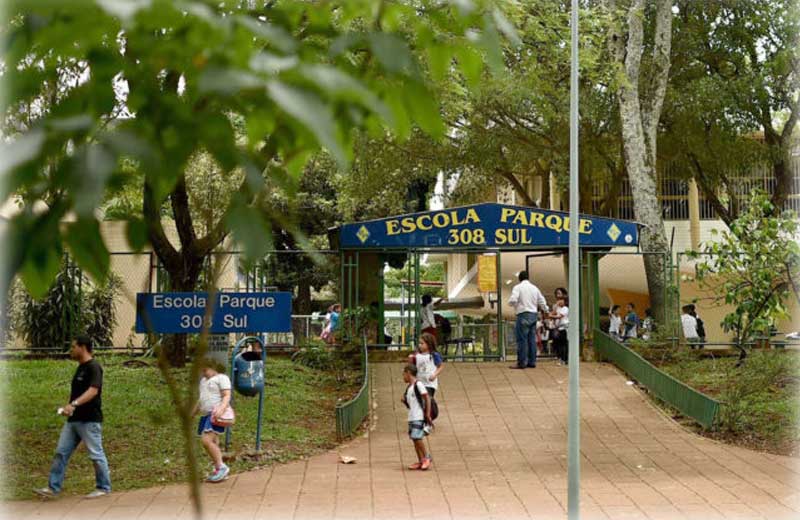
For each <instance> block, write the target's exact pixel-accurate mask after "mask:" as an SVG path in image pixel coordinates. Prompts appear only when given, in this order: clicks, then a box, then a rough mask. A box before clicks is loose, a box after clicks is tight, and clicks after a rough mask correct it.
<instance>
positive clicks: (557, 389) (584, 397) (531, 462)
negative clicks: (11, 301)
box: [5, 362, 800, 520]
mask: <svg viewBox="0 0 800 520" xmlns="http://www.w3.org/2000/svg"><path fill="white" fill-rule="evenodd" d="M400 368H401V367H400V365H397V364H378V365H374V370H373V382H374V385H373V389H374V399H375V404H376V406H375V411H374V413H375V418H374V419H375V421H374V426H373V428H372V431H370V433H369V435H368V437H366V438H359V439H357V440H355V441H353V442H351V443H350V444H348V445H346V446H343V447H341V448H340V449H339V450H336V451H334V452H330V453H326V454H323V455H319V456H315V457H312V458H310V459H308V460H304V461H298V462H293V463H290V464H285V465H280V466H276V467H274V468H270V469H264V470H258V471H252V472H247V473H242V474H239V475H235V476H233V477H231V478H230V479H229V480H228V481H227V482H225V483H223V484H218V485H205V486H204V487H203V490H204V504H205V508H206V518H235V519H237V520H240V519H256V518H270V519H284V518H285V519H295V520H315V519H355V520H360V519H371V518H375V519H412V518H413V519H430V520H440V519H448V518H452V519H501V520H514V519H522V518H533V519H542V520H545V519H560V518H566V494H567V480H566V478H567V472H566V466H567V461H566V437H567V433H566V413H567V393H566V391H567V369H566V368H564V367H558V366H555V365H554V364H551V363H547V362H544V363H540V366H539V368H536V369H534V370H524V371H523V370H509V369H508V368H507V366H506V365H505V364H498V363H475V364H472V363H455V364H450V365H448V367H447V368H446V370H445V372H444V373H443V377H442V380H441V383H440V390H439V393H438V394H437V400H438V401H439V402H440V405H441V408H440V409H441V415H440V417H439V419H438V421H437V428H436V432H435V434H434V435H432V436H431V437H429V440H430V446H431V451H432V453H433V457H434V464H433V468H432V470H431V471H428V472H421V471H407V470H404V469H403V468H404V467H405V466H406V465H408V464H410V463H411V462H413V458H414V453H413V449H412V447H411V443H410V441H409V440H408V438H407V435H406V415H405V414H406V409H405V407H404V406H403V405H402V404H400V402H399V399H400V396H401V394H402V392H403V390H404V388H405V385H404V384H403V382H402V380H401V377H400ZM581 411H582V423H581V430H582V431H581V443H582V461H581V464H582V466H581V471H582V474H581V477H582V496H581V510H582V515H581V516H582V518H583V519H584V520H594V519H613V520H617V519H619V520H623V519H637V520H638V519H650V520H662V519H663V520H673V519H691V520H712V519H727V518H730V519H756V518H759V519H768V520H788V519H795V518H800V464H798V462H800V461H798V459H792V458H788V457H779V456H774V455H768V454H763V453H757V452H753V451H749V450H745V449H741V448H736V447H732V446H726V445H723V444H720V443H716V442H713V441H710V440H708V439H704V438H701V437H699V436H697V435H694V434H691V433H689V432H686V431H684V430H683V429H681V428H680V427H678V426H677V425H675V424H674V423H673V422H672V421H671V420H669V419H668V418H666V417H665V416H663V415H662V414H661V413H660V412H658V411H657V410H656V409H655V408H654V407H653V406H652V405H651V404H650V403H649V402H648V401H647V399H646V398H645V397H644V396H643V395H642V394H641V393H640V392H639V391H638V390H636V389H635V388H634V387H632V386H628V385H626V384H625V378H624V376H622V375H621V374H620V373H619V372H617V371H616V370H615V369H614V368H613V367H611V366H609V365H601V364H595V363H586V364H583V365H582V366H581ZM338 453H342V454H346V455H352V456H355V457H357V458H358V462H357V463H356V464H351V465H343V464H338V463H337V460H338ZM112 470H113V468H112ZM6 506H7V510H6V512H5V513H6V515H8V517H13V518H19V519H23V518H31V519H32V518H47V519H56V518H59V519H80V520H93V519H100V518H108V519H128V518H143V519H144V518H149V519H158V518H169V519H175V520H179V519H183V518H187V519H188V518H191V517H192V510H191V508H190V503H189V498H188V492H187V489H186V487H185V486H181V485H169V486H162V487H157V488H149V489H142V490H138V491H132V492H120V493H114V494H113V495H111V496H110V497H108V498H103V499H98V500H95V501H85V500H80V499H77V498H65V499H61V500H56V501H52V502H40V501H26V502H13V503H10V504H6Z"/></svg>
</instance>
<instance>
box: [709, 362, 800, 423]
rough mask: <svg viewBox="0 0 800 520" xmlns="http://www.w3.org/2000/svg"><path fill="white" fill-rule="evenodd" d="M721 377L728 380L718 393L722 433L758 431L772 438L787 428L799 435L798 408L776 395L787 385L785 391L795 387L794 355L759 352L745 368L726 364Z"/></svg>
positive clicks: (795, 364) (795, 365)
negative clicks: (724, 371)
mask: <svg viewBox="0 0 800 520" xmlns="http://www.w3.org/2000/svg"><path fill="white" fill-rule="evenodd" d="M725 368H726V373H725V374H724V378H725V380H726V381H727V383H726V384H725V385H724V387H723V391H722V393H721V394H720V400H721V401H722V403H723V405H722V407H721V408H720V415H719V424H718V429H719V431H721V432H723V433H728V434H737V435H743V434H748V433H750V432H753V431H758V432H760V433H761V434H762V435H764V436H766V437H767V438H775V437H776V436H779V435H781V434H782V433H783V434H784V435H786V433H789V434H790V435H791V432H788V430H789V429H792V430H793V436H794V437H795V438H797V437H798V434H799V433H800V425H799V424H798V419H800V417H798V414H797V411H796V410H793V408H794V407H793V406H791V403H790V402H785V401H783V399H776V398H775V395H776V394H778V393H781V391H782V390H783V389H784V387H786V385H787V384H788V385H789V386H790V388H788V389H787V391H788V393H790V394H791V393H792V388H791V387H794V389H796V386H797V381H796V378H797V370H798V364H797V359H796V356H793V355H792V354H791V353H789V354H788V355H787V354H785V353H778V352H770V351H764V352H758V353H754V354H753V355H751V356H750V358H749V360H748V363H747V364H746V365H745V366H744V367H741V368H739V367H736V366H735V365H733V364H728V365H727V366H726V367H725Z"/></svg>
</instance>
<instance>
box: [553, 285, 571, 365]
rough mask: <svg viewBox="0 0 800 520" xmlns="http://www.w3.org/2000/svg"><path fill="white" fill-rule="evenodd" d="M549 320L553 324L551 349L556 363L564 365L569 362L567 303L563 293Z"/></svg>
mask: <svg viewBox="0 0 800 520" xmlns="http://www.w3.org/2000/svg"><path fill="white" fill-rule="evenodd" d="M550 318H551V319H552V320H553V322H554V327H555V328H554V334H555V337H554V338H553V347H554V349H555V351H556V356H558V363H559V364H564V365H566V364H567V363H568V361H569V344H568V343H567V327H569V303H568V301H567V297H566V296H565V295H564V293H562V294H560V295H559V297H558V300H556V305H555V307H553V311H552V312H551V313H550Z"/></svg>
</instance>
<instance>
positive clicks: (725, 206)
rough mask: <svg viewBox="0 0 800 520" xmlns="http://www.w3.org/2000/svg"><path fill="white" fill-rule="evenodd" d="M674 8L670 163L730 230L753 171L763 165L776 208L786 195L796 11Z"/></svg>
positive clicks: (797, 73)
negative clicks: (694, 185) (695, 184)
mask: <svg viewBox="0 0 800 520" xmlns="http://www.w3.org/2000/svg"><path fill="white" fill-rule="evenodd" d="M677 5H678V8H679V10H678V15H677V16H676V17H675V38H674V41H675V49H674V52H673V56H674V61H673V65H672V79H671V89H672V91H673V92H674V94H673V95H672V96H669V97H668V99H667V101H666V107H665V118H664V119H665V124H666V127H667V128H666V129H667V132H666V134H667V137H668V139H670V140H671V141H673V143H674V144H673V145H672V148H673V150H674V151H673V153H671V154H670V155H671V157H672V158H673V160H675V161H677V163H678V165H679V166H680V167H681V168H682V169H684V170H685V171H686V172H690V173H691V175H692V176H694V178H695V179H696V180H697V182H698V185H699V187H700V189H701V190H702V191H703V195H704V196H705V197H706V199H707V200H709V201H710V203H711V204H712V205H713V207H714V209H715V211H716V213H717V214H718V215H719V217H720V218H721V219H722V220H724V221H725V222H726V223H728V224H730V223H731V222H732V221H733V220H735V219H736V218H737V216H738V213H739V210H740V208H741V207H742V203H741V201H740V200H739V199H740V198H741V197H742V196H744V195H747V194H749V192H750V186H749V184H748V183H747V181H746V178H747V177H748V176H750V172H752V171H753V170H755V169H756V168H755V167H757V166H761V165H764V164H766V165H769V166H768V167H769V168H770V170H771V173H772V175H773V177H774V179H775V183H774V188H773V189H772V203H773V205H774V207H775V208H776V209H778V210H780V209H781V208H782V207H783V205H784V203H785V201H786V199H787V196H788V195H789V194H790V193H791V190H792V187H791V172H790V169H789V167H788V166H789V163H790V160H789V153H790V148H791V140H792V139H793V132H795V131H796V128H797V118H798V115H800V114H799V112H800V108H799V107H798V103H800V96H799V95H798V91H799V90H800V50H799V49H800V39H799V38H800V6H798V4H797V2H792V1H787V0H769V1H764V2H726V1H722V0H713V1H707V2H692V1H681V2H678V3H677ZM794 138H795V139H796V136H794ZM742 179H745V182H742ZM745 199H746V197H745Z"/></svg>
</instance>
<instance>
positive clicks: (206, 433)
mask: <svg viewBox="0 0 800 520" xmlns="http://www.w3.org/2000/svg"><path fill="white" fill-rule="evenodd" d="M217 367H218V365H217V362H216V361H214V360H213V359H210V358H206V359H204V360H203V361H202V370H203V378H202V379H200V398H199V400H198V402H197V405H195V413H197V412H200V414H201V415H200V422H199V423H198V425H197V434H198V435H200V436H201V439H202V441H203V448H205V450H206V453H208V455H209V457H211V460H212V461H213V462H214V472H213V473H212V474H211V475H209V476H208V477H207V478H206V481H207V482H222V481H223V480H225V479H227V478H228V474H229V473H230V468H228V466H226V465H225V463H224V462H222V450H220V448H219V435H221V434H223V433H225V427H223V426H217V425H215V424H214V421H216V419H217V418H218V417H220V416H221V415H222V412H224V411H225V409H226V408H228V405H229V403H230V401H231V380H230V379H229V378H228V376H226V375H225V374H221V373H219V372H218V371H217Z"/></svg>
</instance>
